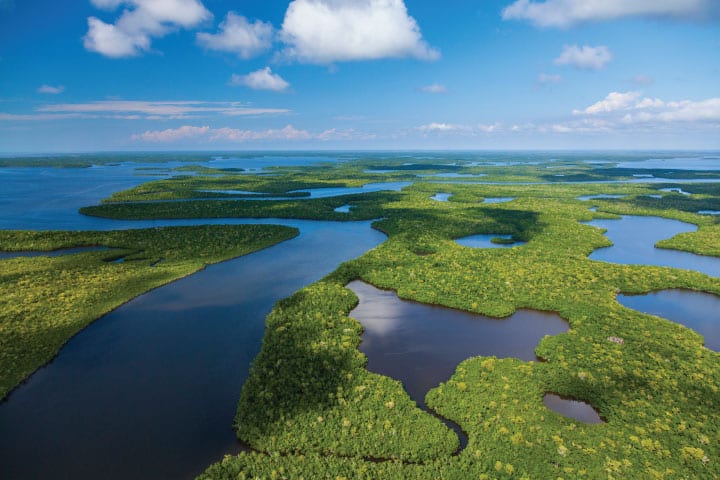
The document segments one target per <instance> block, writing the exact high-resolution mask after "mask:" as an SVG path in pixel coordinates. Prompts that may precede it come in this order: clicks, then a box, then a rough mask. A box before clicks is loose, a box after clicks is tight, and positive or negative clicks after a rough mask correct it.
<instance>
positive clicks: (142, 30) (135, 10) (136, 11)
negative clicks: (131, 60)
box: [83, 0, 212, 58]
mask: <svg viewBox="0 0 720 480" xmlns="http://www.w3.org/2000/svg"><path fill="white" fill-rule="evenodd" d="M91 1H92V3H93V5H95V6H96V7H97V8H100V9H103V10H115V9H117V8H118V7H120V6H121V5H122V6H125V7H126V8H125V10H123V13H122V14H121V15H120V17H119V18H118V19H117V20H116V22H115V23H105V22H104V21H102V20H100V19H99V18H97V17H89V18H88V32H87V34H86V35H85V37H84V39H83V41H84V46H85V48H86V49H87V50H89V51H92V52H97V53H99V54H101V55H103V56H106V57H110V58H123V57H133V56H137V55H140V54H141V53H143V52H147V51H149V50H150V47H151V44H152V39H153V38H157V37H163V36H165V35H167V34H168V33H170V32H172V31H174V30H177V29H179V28H194V27H197V26H199V25H200V24H202V23H203V22H205V21H207V20H210V19H211V18H212V13H210V11H208V10H207V9H206V8H205V6H204V5H203V4H202V2H200V1H199V0H162V1H158V0H91Z"/></svg>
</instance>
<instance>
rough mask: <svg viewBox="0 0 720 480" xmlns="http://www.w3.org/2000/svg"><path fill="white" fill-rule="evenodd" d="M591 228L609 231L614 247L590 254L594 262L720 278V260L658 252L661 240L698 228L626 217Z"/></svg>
mask: <svg viewBox="0 0 720 480" xmlns="http://www.w3.org/2000/svg"><path fill="white" fill-rule="evenodd" d="M589 224H590V225H593V226H595V227H599V228H603V229H606V230H607V232H606V233H605V235H606V236H607V238H609V239H610V241H611V242H612V243H613V246H611V247H606V248H601V249H598V250H595V251H594V252H593V253H592V254H590V258H591V259H592V260H602V261H605V262H612V263H624V264H630V265H657V266H661V267H674V268H683V269H686V270H695V271H698V272H702V273H705V274H707V275H712V276H716V277H717V276H720V258H718V257H709V256H704V255H695V254H692V253H688V252H681V251H678V250H669V249H664V248H655V244H656V243H657V242H659V241H660V240H664V239H667V238H672V237H674V236H675V235H677V234H679V233H686V232H694V231H696V230H697V227H696V226H695V225H692V224H689V223H684V222H681V221H679V220H670V219H667V218H659V217H637V216H625V217H622V219H620V220H593V221H592V222H589Z"/></svg>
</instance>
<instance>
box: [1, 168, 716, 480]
mask: <svg viewBox="0 0 720 480" xmlns="http://www.w3.org/2000/svg"><path fill="white" fill-rule="evenodd" d="M447 157H448V158H445V159H443V161H442V162H439V161H437V160H434V159H432V158H423V157H422V156H418V157H415V158H412V159H410V160H408V159H407V158H395V157H392V156H387V157H382V156H371V157H368V158H364V159H359V160H353V161H346V162H342V161H341V162H333V163H325V164H321V165H311V166H301V167H298V166H293V167H277V168H271V169H267V170H266V171H263V172H252V173H248V172H243V171H234V170H232V169H214V168H209V167H206V166H199V165H197V166H195V165H193V163H192V160H193V158H192V157H191V158H189V159H187V160H188V164H187V165H186V166H184V167H180V168H179V170H178V171H176V172H174V173H175V176H173V177H171V178H165V179H161V180H156V181H150V182H147V183H143V184H142V185H140V186H138V187H135V188H132V189H129V190H125V191H120V192H116V193H114V194H113V195H112V196H110V197H109V198H107V199H105V200H104V201H102V202H101V203H100V204H99V205H93V206H87V207H85V208H83V209H82V213H83V214H85V215H88V216H92V217H100V218H108V219H125V220H150V219H208V218H216V219H217V218H273V219H306V220H325V221H328V220H330V221H339V222H342V221H354V220H373V221H374V222H373V228H375V229H377V230H379V231H381V232H383V233H384V234H386V235H387V240H386V241H385V242H384V243H382V244H381V245H380V246H378V247H376V248H374V249H372V250H370V251H368V252H367V253H365V254H364V255H362V256H361V257H359V258H356V259H354V260H351V261H349V262H346V263H343V264H341V265H338V267H337V269H336V270H335V271H334V272H333V273H331V274H329V275H328V276H326V277H325V278H323V279H322V280H320V281H318V282H316V283H313V284H311V285H307V286H306V287H305V288H303V289H301V290H299V291H297V292H296V293H295V294H293V295H292V296H290V297H289V298H286V299H283V300H281V301H279V302H278V303H277V304H276V305H275V307H274V309H273V310H272V312H271V313H270V314H269V315H268V317H267V319H266V324H265V334H264V339H263V341H262V346H261V349H260V353H259V355H258V356H257V357H256V359H255V361H254V362H253V365H252V367H251V370H250V375H249V378H248V379H247V381H246V382H245V384H244V386H243V388H242V393H241V395H240V398H239V403H238V408H237V413H236V416H235V419H234V423H232V427H233V428H234V429H235V431H236V433H237V437H238V439H239V440H240V441H241V442H242V445H243V446H244V447H245V448H244V449H243V451H242V452H241V453H239V454H237V455H228V456H226V457H225V458H223V459H222V460H220V461H218V462H217V463H215V464H213V465H208V467H207V470H206V471H205V472H204V473H202V474H201V475H200V476H199V477H198V478H199V479H200V480H225V479H227V480H230V479H253V478H268V479H286V478H287V479H299V478H305V479H317V478H326V479H350V478H362V479H389V478H395V479H438V478H443V479H470V478H474V479H535V480H545V479H566V480H567V479H575V478H580V479H581V478H588V479H598V478H605V479H621V478H632V479H635V478H637V479H668V480H669V479H690V478H693V479H695V478H697V479H717V478H720V354H718V353H717V352H715V351H712V350H710V349H709V348H706V347H705V346H704V339H703V337H702V336H701V335H700V334H698V333H697V332H695V331H693V330H691V329H689V328H687V327H685V326H683V325H681V324H679V323H675V322H671V321H669V320H666V319H664V318H660V317H657V316H652V315H648V314H644V313H641V312H639V311H635V310H632V309H629V308H626V307H624V306H623V305H621V304H620V303H619V302H618V301H617V300H616V297H617V295H619V294H644V293H648V292H655V291H660V290H665V289H685V290H693V291H697V292H706V293H709V294H714V295H720V278H718V276H712V275H707V274H703V273H700V272H698V271H694V270H690V269H678V268H669V267H665V266H657V265H655V266H653V265H629V264H623V263H609V262H601V261H595V260H591V259H589V258H588V257H589V255H590V254H591V253H592V252H594V251H595V250H597V249H601V248H604V247H609V246H610V245H611V242H610V241H609V240H608V238H607V237H606V236H605V235H604V233H605V232H604V231H602V230H601V229H598V228H596V227H593V226H591V225H588V224H587V222H590V221H592V220H598V219H618V218H620V217H621V216H628V215H631V216H644V217H659V218H662V219H669V220H679V221H682V222H685V223H689V224H692V225H695V226H697V230H696V231H692V232H686V233H683V234H681V235H677V236H675V237H673V238H669V239H666V240H664V241H662V242H660V243H659V244H658V245H657V247H658V248H662V249H670V250H673V251H683V252H687V253H692V254H696V255H702V256H704V257H703V258H707V259H708V261H710V260H717V258H715V257H720V217H718V216H717V215H706V214H700V213H698V212H700V211H717V210H720V176H719V175H718V172H712V171H688V170H672V169H663V170H655V169H647V168H618V167H617V166H616V164H613V163H610V164H601V165H600V164H593V163H590V162H578V161H577V159H576V158H573V157H571V156H560V157H559V158H553V159H549V158H546V159H544V160H543V161H539V162H532V163H529V162H527V163H524V162H518V164H512V163H504V162H505V160H507V159H505V158H502V155H499V156H498V158H493V157H492V156H488V157H487V158H480V159H467V158H464V157H461V158H459V159H454V158H452V156H451V155H448V156H447ZM448 159H449V161H447V162H446V160H448ZM626 160H627V161H629V162H631V161H633V160H635V158H634V157H631V158H628V159H626ZM408 162H412V163H408ZM494 162H497V164H495V163H494ZM81 163H82V162H81ZM650 177H653V181H647V180H648V179H649V178H650ZM712 180H715V182H714V183H713V182H712ZM374 183H383V184H386V185H384V186H382V188H381V189H379V190H377V191H372V189H371V188H370V187H366V188H367V189H368V192H367V193H363V192H362V191H361V190H362V187H363V186H364V185H372V184H374ZM678 187H681V188H682V192H683V193H679V192H677V191H669V189H673V188H678ZM328 189H334V190H333V192H330V193H328V192H329V190H328ZM358 189H360V190H358ZM345 192H347V193H345ZM440 192H442V193H445V194H447V196H445V197H443V200H446V201H438V199H437V198H433V197H434V196H435V195H436V194H438V193H440ZM580 197H592V198H590V199H584V198H580ZM498 198H501V199H503V201H502V202H493V201H487V199H498ZM296 234H297V230H294V229H291V228H287V227H280V226H266V225H263V226H196V227H175V228H159V229H143V230H121V231H113V232H106V233H104V232H27V231H2V232H0V250H3V251H38V250H42V251H49V250H55V249H62V248H69V247H90V246H93V247H97V246H102V247H107V249H104V250H93V251H86V252H81V253H76V254H72V255H66V256H58V257H52V258H51V257H34V258H10V259H4V260H1V261H0V265H2V272H1V273H0V275H1V277H0V278H1V279H2V280H1V282H0V288H1V289H2V296H1V297H0V298H2V300H0V301H1V302H2V306H1V307H0V311H1V312H2V317H1V321H0V366H1V367H2V371H3V375H2V382H1V383H0V397H4V396H5V395H7V393H8V392H9V391H10V390H11V389H12V388H14V387H15V386H16V385H17V384H18V383H19V382H21V381H22V380H23V379H24V378H26V377H27V376H29V375H30V374H31V373H32V372H33V371H34V370H35V369H37V368H38V367H39V366H41V365H43V364H45V363H46V362H48V361H50V360H51V359H52V358H53V356H54V355H55V354H56V353H57V352H58V350H59V349H60V348H61V347H62V345H63V344H64V343H65V342H66V341H67V339H68V338H69V337H70V336H72V335H74V334H75V333H76V332H78V331H79V330H80V329H82V328H83V327H84V326H86V325H87V324H88V323H90V322H92V321H93V320H95V319H97V318H98V317H100V316H101V315H102V314H104V313H106V312H108V311H109V310H111V309H113V308H115V307H117V306H118V305H120V304H122V303H123V302H126V301H128V300H129V299H131V298H133V297H135V296H137V295H140V294H142V293H143V292H146V291H148V290H149V289H152V288H155V287H158V286H160V285H163V284H165V283H168V282H170V281H172V280H174V279H177V278H180V277H183V276H186V275H189V274H191V273H193V272H196V271H197V270H198V269H201V268H203V266H204V265H207V264H209V263H214V262H220V261H223V260H226V259H229V258H232V257H235V256H239V255H243V254H246V253H250V252H252V251H255V250H257V249H260V248H263V247H266V246H269V245H272V244H274V243H276V242H280V241H282V240H286V239H288V238H291V237H293V236H294V235H296ZM479 234H487V235H495V236H496V237H495V239H494V242H495V243H496V244H498V245H497V246H502V247H506V248H469V247H465V246H461V245H459V244H458V243H457V242H456V240H457V239H459V238H462V237H467V236H471V235H479ZM503 244H509V245H503ZM118 259H123V261H122V262H119V263H118V262H113V261H114V260H118ZM355 280H362V281H363V282H367V283H369V284H371V285H374V286H375V287H378V288H381V289H385V290H392V291H394V292H396V293H397V295H398V296H399V297H400V298H402V299H404V300H411V301H415V302H421V303H423V304H429V305H436V306H442V307H447V308H451V309H457V310H462V311H466V312H472V313H477V314H482V315H486V316H490V317H497V318H504V317H508V316H510V315H512V314H513V313H514V312H515V311H516V310H518V309H530V310H537V311H543V312H554V313H556V314H558V315H559V316H560V317H562V319H564V320H565V321H567V323H568V325H569V330H568V331H567V332H565V333H560V334H558V335H555V336H545V337H544V338H543V339H542V340H541V341H540V342H539V344H538V345H537V347H536V348H535V354H536V356H537V361H521V360H519V359H515V358H496V357H494V356H478V357H473V358H468V359H466V360H465V361H463V362H462V363H460V364H459V365H457V367H456V369H455V372H454V374H453V375H452V376H451V377H450V378H448V379H447V380H446V381H445V382H443V383H440V384H439V385H436V386H435V388H433V389H432V390H430V391H429V392H428V393H427V396H426V397H425V404H426V405H427V407H428V410H423V409H421V408H419V406H418V405H417V404H416V402H415V401H413V400H412V399H411V398H410V397H409V395H408V394H407V392H406V391H405V390H404V388H403V385H402V384H401V383H400V382H399V381H398V380H396V379H393V378H389V377H386V376H382V375H379V374H377V373H373V372H371V371H369V370H368V369H367V368H366V365H367V358H366V357H365V355H364V354H363V353H361V352H360V350H359V349H358V347H359V345H360V343H361V342H362V340H363V337H362V335H363V327H362V325H361V324H360V323H359V322H358V321H357V320H355V319H353V318H352V317H351V316H350V312H351V311H352V310H353V309H354V308H355V307H356V306H357V304H358V298H357V296H356V295H355V294H354V293H353V292H352V291H351V290H350V289H348V288H346V286H347V285H348V284H349V283H350V282H353V281H355ZM710 320H712V321H715V322H718V321H720V319H718V318H717V316H716V317H715V318H714V319H710ZM427 368H431V366H428V367H427ZM546 394H555V395H558V396H560V397H562V398H565V399H573V400H578V401H582V402H584V403H586V404H588V405H590V406H592V407H593V408H594V409H595V411H596V412H597V413H598V415H599V417H600V418H601V419H602V421H601V422H600V423H596V424H589V423H584V422H582V421H577V420H574V419H572V418H569V417H567V416H564V415H562V414H560V413H557V412H554V411H552V410H550V409H548V408H547V407H546V405H545V404H544V402H543V399H544V397H545V395H546ZM443 420H446V421H450V422H452V423H454V424H456V425H458V426H459V428H460V429H461V430H462V431H463V432H464V434H465V435H466V436H467V445H464V446H463V447H462V448H461V442H460V438H459V436H458V435H457V434H456V433H455V431H453V430H452V429H451V428H449V427H448V425H447V424H446V423H445V422H444V421H443ZM177 421H178V422H182V421H183V419H182V418H178V419H177ZM231 421H232V419H228V428H230V422H231Z"/></svg>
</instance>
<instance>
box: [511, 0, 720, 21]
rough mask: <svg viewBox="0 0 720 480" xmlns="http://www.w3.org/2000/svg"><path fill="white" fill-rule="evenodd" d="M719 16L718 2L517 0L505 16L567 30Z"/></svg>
mask: <svg viewBox="0 0 720 480" xmlns="http://www.w3.org/2000/svg"><path fill="white" fill-rule="evenodd" d="M719 13H720V7H719V4H718V2H717V0H545V1H532V0H516V1H515V2H514V3H512V4H511V5H509V6H508V7H506V8H505V9H504V10H503V12H502V16H503V19H505V20H527V21H529V22H531V23H533V24H535V25H537V26H539V27H560V28H564V27H569V26H572V25H576V24H578V23H584V22H597V21H604V20H614V19H618V18H624V17H641V18H667V19H698V20H705V19H709V18H717V17H718V14H719Z"/></svg>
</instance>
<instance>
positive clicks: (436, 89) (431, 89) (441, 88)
mask: <svg viewBox="0 0 720 480" xmlns="http://www.w3.org/2000/svg"><path fill="white" fill-rule="evenodd" d="M420 91H422V92H425V93H447V87H446V86H445V85H441V84H439V83H433V84H431V85H425V86H424V87H420Z"/></svg>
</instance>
